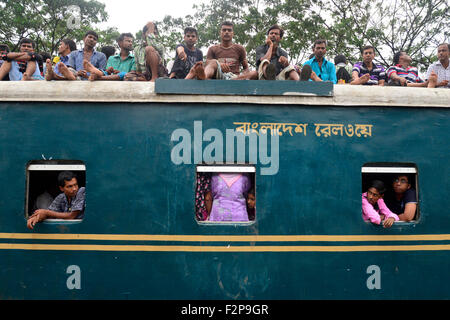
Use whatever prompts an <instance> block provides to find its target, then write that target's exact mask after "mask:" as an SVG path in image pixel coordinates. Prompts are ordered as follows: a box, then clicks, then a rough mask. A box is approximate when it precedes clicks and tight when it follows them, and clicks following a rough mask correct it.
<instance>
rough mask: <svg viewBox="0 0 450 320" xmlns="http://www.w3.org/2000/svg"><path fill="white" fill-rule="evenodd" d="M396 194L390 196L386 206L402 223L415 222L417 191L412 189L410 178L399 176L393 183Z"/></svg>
mask: <svg viewBox="0 0 450 320" xmlns="http://www.w3.org/2000/svg"><path fill="white" fill-rule="evenodd" d="M392 188H393V189H394V193H393V194H391V195H390V196H388V197H387V198H386V199H385V200H386V204H387V206H388V208H389V209H390V210H391V211H392V212H394V213H396V214H397V215H398V217H399V218H400V221H411V220H414V216H415V215H416V209H417V197H416V190H415V189H413V188H411V184H410V183H409V178H408V176H406V175H397V176H396V177H395V178H394V181H393V183H392Z"/></svg>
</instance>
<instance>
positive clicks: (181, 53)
mask: <svg viewBox="0 0 450 320" xmlns="http://www.w3.org/2000/svg"><path fill="white" fill-rule="evenodd" d="M197 40H198V32H197V29H195V28H193V27H187V28H185V29H184V43H180V44H178V45H177V46H176V48H175V61H174V63H173V66H172V70H171V71H170V76H169V78H171V79H173V78H175V79H184V78H186V76H187V75H188V73H189V71H190V70H191V69H192V67H193V66H194V65H195V64H196V63H197V62H199V61H203V52H202V51H201V50H200V49H198V48H196V47H195V44H196V43H197Z"/></svg>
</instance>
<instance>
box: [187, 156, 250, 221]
mask: <svg viewBox="0 0 450 320" xmlns="http://www.w3.org/2000/svg"><path fill="white" fill-rule="evenodd" d="M255 172H256V170H255V167H254V166H251V165H198V166H197V168H196V190H195V218H196V220H197V222H198V223H199V224H205V225H209V224H211V225H230V224H231V225H248V224H252V223H253V222H254V221H255V219H256V188H255V187H256V183H255V182H256V181H255Z"/></svg>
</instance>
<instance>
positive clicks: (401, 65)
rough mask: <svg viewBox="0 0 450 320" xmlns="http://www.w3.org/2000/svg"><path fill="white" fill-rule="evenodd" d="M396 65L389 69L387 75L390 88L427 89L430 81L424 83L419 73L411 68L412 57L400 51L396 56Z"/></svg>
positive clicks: (414, 68)
mask: <svg viewBox="0 0 450 320" xmlns="http://www.w3.org/2000/svg"><path fill="white" fill-rule="evenodd" d="M393 60H394V61H393V62H394V65H393V66H391V67H389V68H388V70H387V72H386V75H387V80H388V85H389V86H407V87H426V86H427V85H428V80H427V81H423V80H422V79H421V78H420V77H419V71H418V70H417V68H416V67H413V66H411V65H410V64H411V61H412V59H411V57H410V56H409V55H408V54H407V53H406V52H405V51H400V52H397V53H396V54H395V55H394V59H393Z"/></svg>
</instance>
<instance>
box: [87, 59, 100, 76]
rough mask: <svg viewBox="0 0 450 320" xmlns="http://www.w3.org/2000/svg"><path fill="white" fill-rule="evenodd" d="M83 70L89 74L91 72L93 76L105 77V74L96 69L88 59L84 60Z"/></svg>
mask: <svg viewBox="0 0 450 320" xmlns="http://www.w3.org/2000/svg"><path fill="white" fill-rule="evenodd" d="M83 69H84V70H86V71H87V72H90V73H91V74H92V73H95V74H96V75H98V76H99V77H101V76H103V72H102V71H101V70H98V69H97V68H96V67H94V66H93V65H92V63H91V62H90V61H88V60H86V59H85V60H83Z"/></svg>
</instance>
